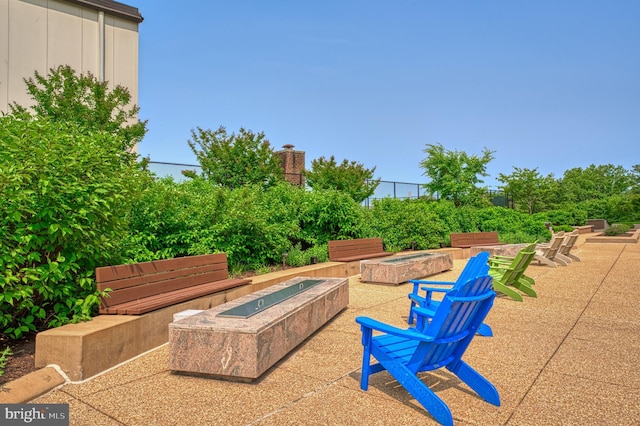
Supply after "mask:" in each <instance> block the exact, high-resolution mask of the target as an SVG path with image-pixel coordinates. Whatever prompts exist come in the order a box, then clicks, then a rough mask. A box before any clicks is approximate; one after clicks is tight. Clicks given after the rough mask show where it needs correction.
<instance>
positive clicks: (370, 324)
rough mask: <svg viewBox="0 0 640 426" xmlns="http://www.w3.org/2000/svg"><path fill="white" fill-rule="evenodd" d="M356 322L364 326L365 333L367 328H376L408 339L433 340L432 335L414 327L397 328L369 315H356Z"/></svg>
mask: <svg viewBox="0 0 640 426" xmlns="http://www.w3.org/2000/svg"><path fill="white" fill-rule="evenodd" d="M356 322H357V323H358V324H360V327H361V328H362V332H363V333H365V332H367V330H376V331H381V332H383V333H386V334H391V335H393V336H398V337H404V338H406V339H411V340H419V341H421V342H431V341H433V338H432V337H429V336H425V335H424V334H422V333H420V332H417V331H415V330H412V329H407V330H405V329H402V328H397V327H394V326H392V325H389V324H385V323H383V322H380V321H376V320H374V319H372V318H369V317H356Z"/></svg>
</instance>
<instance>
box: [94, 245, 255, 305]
mask: <svg viewBox="0 0 640 426" xmlns="http://www.w3.org/2000/svg"><path fill="white" fill-rule="evenodd" d="M96 282H97V286H98V290H106V289H111V290H112V291H110V292H109V293H108V295H107V297H102V298H101V301H100V313H101V314H120V315H141V314H144V313H147V312H151V311H154V310H156V309H160V308H164V307H166V306H171V305H174V304H176V303H180V302H184V301H187V300H191V299H195V298H198V297H201V296H206V295H208V294H212V293H216V292H219V291H223V290H227V289H230V288H234V287H239V286H241V285H244V284H249V283H250V282H251V279H230V278H229V271H228V267H227V255H226V254H225V253H217V254H205V255H200V256H187V257H178V258H175V259H167V260H155V261H152V262H143V263H133V264H130V265H117V266H105V267H101V268H96Z"/></svg>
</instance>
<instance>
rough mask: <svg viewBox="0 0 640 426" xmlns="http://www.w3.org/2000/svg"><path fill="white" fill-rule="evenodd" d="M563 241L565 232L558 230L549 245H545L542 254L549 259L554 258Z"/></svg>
mask: <svg viewBox="0 0 640 426" xmlns="http://www.w3.org/2000/svg"><path fill="white" fill-rule="evenodd" d="M563 242H564V232H558V233H557V234H555V235H554V236H553V237H552V238H551V242H549V244H548V245H547V246H545V247H543V250H542V255H543V256H544V257H546V258H547V259H550V260H553V258H554V257H556V254H557V253H558V252H559V250H560V247H561V246H562V243H563Z"/></svg>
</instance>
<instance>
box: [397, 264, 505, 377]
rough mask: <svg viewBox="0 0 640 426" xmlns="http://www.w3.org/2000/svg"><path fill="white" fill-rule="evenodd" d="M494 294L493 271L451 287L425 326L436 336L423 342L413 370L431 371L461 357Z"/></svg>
mask: <svg viewBox="0 0 640 426" xmlns="http://www.w3.org/2000/svg"><path fill="white" fill-rule="evenodd" d="M495 296H496V293H495V292H494V291H493V288H492V278H491V276H490V275H480V276H477V277H475V278H472V279H470V280H468V281H467V282H466V283H463V284H462V285H460V286H456V287H455V288H454V289H452V290H451V291H449V292H448V293H447V294H446V295H445V296H444V299H443V300H442V302H441V303H440V306H438V309H437V311H436V313H435V315H434V317H433V320H432V321H431V322H430V323H429V324H428V325H427V326H426V327H425V328H424V330H422V333H423V334H425V335H427V336H430V337H432V338H433V339H434V340H433V341H432V342H421V343H420V344H419V345H418V347H417V348H416V351H415V352H414V354H413V355H412V357H411V360H410V361H409V363H408V365H407V366H408V367H409V368H410V369H411V370H412V371H414V372H418V371H429V370H433V369H436V368H440V367H441V366H443V365H447V364H449V363H450V362H453V361H455V360H457V359H460V358H461V357H462V354H464V351H465V350H466V349H467V347H468V346H469V344H470V343H471V340H472V339H473V337H474V335H475V333H476V332H477V331H478V328H479V327H480V325H481V324H482V321H483V320H484V319H485V317H486V316H487V314H488V313H489V310H490V309H491V306H492V305H493V300H494V299H495Z"/></svg>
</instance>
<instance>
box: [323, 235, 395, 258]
mask: <svg viewBox="0 0 640 426" xmlns="http://www.w3.org/2000/svg"><path fill="white" fill-rule="evenodd" d="M392 254H393V253H389V252H385V251H384V248H383V246H382V238H357V239H353V240H331V241H329V260H332V261H334V262H351V261H355V260H362V259H370V258H373V257H383V256H391V255H392Z"/></svg>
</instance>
